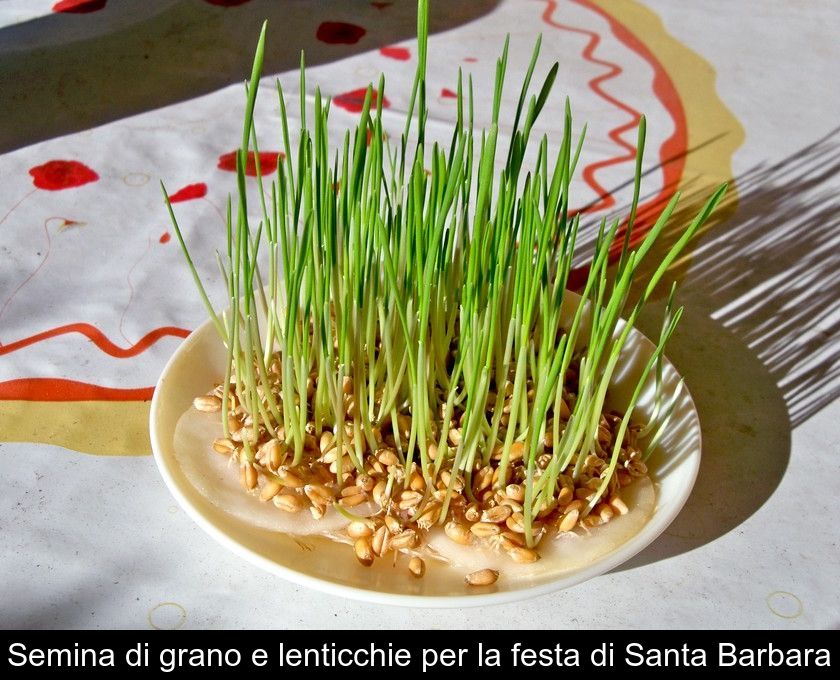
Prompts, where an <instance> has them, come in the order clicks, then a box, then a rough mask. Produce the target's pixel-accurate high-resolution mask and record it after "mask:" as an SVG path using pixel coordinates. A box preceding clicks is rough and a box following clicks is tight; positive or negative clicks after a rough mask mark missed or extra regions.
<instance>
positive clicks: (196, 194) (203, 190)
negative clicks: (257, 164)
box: [169, 160, 236, 203]
mask: <svg viewBox="0 0 840 680" xmlns="http://www.w3.org/2000/svg"><path fill="white" fill-rule="evenodd" d="M235 163H236V161H235V160H234V166H235ZM206 195H207V185H206V184H205V183H204V182H198V183H197V184H187V186H185V187H184V188H182V189H178V191H176V192H175V193H174V194H172V195H171V196H170V197H169V202H170V203H183V202H184V201H192V200H194V199H196V198H204V197H205V196H206Z"/></svg>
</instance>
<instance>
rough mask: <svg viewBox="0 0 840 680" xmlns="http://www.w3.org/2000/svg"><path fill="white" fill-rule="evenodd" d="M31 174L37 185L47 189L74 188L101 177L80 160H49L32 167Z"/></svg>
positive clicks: (33, 181)
mask: <svg viewBox="0 0 840 680" xmlns="http://www.w3.org/2000/svg"><path fill="white" fill-rule="evenodd" d="M29 174H30V175H32V183H33V184H34V185H35V186H36V187H38V188H39V189H46V190H47V191H60V190H61V189H72V188H74V187H80V186H82V185H83V184H87V183H88V182H95V181H96V180H98V179H99V175H97V174H96V173H95V172H94V171H93V170H91V169H90V168H89V167H88V166H86V165H84V164H83V163H79V162H78V161H49V162H48V163H44V164H43V165H36V166H35V167H34V168H30V170H29Z"/></svg>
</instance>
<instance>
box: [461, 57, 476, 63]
mask: <svg viewBox="0 0 840 680" xmlns="http://www.w3.org/2000/svg"><path fill="white" fill-rule="evenodd" d="M464 61H468V62H469V63H471V64H474V63H475V62H477V61H478V59H476V58H475V57H464Z"/></svg>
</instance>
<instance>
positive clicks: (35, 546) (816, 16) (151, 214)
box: [0, 0, 840, 628]
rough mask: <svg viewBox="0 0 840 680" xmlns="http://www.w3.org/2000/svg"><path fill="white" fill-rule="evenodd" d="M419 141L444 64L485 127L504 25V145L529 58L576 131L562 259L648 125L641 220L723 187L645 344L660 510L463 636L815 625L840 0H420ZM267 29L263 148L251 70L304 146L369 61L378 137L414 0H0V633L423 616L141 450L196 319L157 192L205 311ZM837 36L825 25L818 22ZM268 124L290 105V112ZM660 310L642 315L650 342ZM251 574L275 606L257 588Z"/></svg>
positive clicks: (830, 500) (621, 181) (834, 284)
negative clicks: (663, 508) (653, 399)
mask: <svg viewBox="0 0 840 680" xmlns="http://www.w3.org/2000/svg"><path fill="white" fill-rule="evenodd" d="M431 5H432V7H431V14H432V23H431V33H432V34H431V36H430V41H429V44H430V65H429V78H428V93H429V106H430V122H429V130H430V134H431V136H432V137H436V138H439V139H445V138H446V136H447V134H448V130H449V126H450V125H451V123H452V121H453V120H454V116H455V105H454V103H455V98H454V91H455V89H456V84H457V78H458V71H459V69H460V70H462V71H463V73H464V74H467V73H471V74H472V77H473V81H474V83H475V92H476V123H477V125H479V126H481V125H483V124H486V123H487V122H488V121H489V118H490V107H491V102H490V92H491V86H492V81H493V72H494V68H495V59H496V57H497V56H498V53H499V51H500V49H501V45H502V43H503V41H504V38H505V35H506V34H510V40H511V59H510V66H509V85H508V88H507V89H506V90H505V92H504V96H503V116H502V125H501V131H500V136H501V138H502V139H505V134H506V130H509V128H510V125H511V123H512V116H513V110H514V108H515V102H516V97H517V96H518V91H517V90H516V87H515V83H516V82H518V80H519V78H520V76H521V75H522V74H523V73H524V71H525V69H526V67H527V63H528V59H529V57H530V52H531V48H532V46H533V43H534V40H535V39H536V37H537V36H538V35H540V34H541V35H542V52H541V57H540V60H539V62H538V67H537V72H538V73H544V72H545V71H546V70H547V69H548V67H549V66H550V64H551V63H552V62H554V61H558V62H559V64H560V69H559V75H558V78H557V85H556V92H555V95H554V96H553V97H552V99H551V100H550V101H549V103H548V106H547V110H546V112H545V113H544V114H543V117H542V120H541V123H540V127H539V128H538V129H536V130H535V134H540V135H541V134H543V133H545V134H547V135H549V137H551V138H556V137H557V135H558V134H560V133H561V132H562V111H563V106H564V97H565V96H568V97H569V99H570V101H571V103H572V108H573V112H574V116H575V124H574V127H575V131H576V133H579V132H580V131H581V130H582V127H583V124H584V123H586V124H587V142H586V144H585V146H584V152H583V155H582V158H581V162H580V164H579V171H578V175H577V177H576V179H575V182H574V184H573V191H574V193H573V195H574V196H575V203H576V205H575V206H574V207H575V208H579V209H585V212H584V215H585V216H586V219H585V220H584V223H585V225H586V229H585V231H584V234H583V237H582V243H583V251H585V250H586V245H587V243H591V240H592V238H593V236H594V228H595V227H594V225H595V224H597V220H598V219H600V217H602V216H611V215H613V214H617V213H619V212H620V211H621V210H623V209H626V205H627V202H628V200H629V197H630V193H631V190H632V187H631V186H630V185H628V183H627V180H628V179H629V178H630V177H632V170H633V163H634V158H635V153H636V149H635V143H636V132H635V131H636V127H637V125H638V121H639V117H640V115H641V114H642V113H644V114H645V116H646V117H647V123H648V125H647V129H648V136H647V147H646V154H645V179H644V185H643V207H644V208H645V209H650V210H653V209H655V208H656V206H660V207H661V205H662V202H663V201H666V200H668V199H669V198H670V197H671V196H672V195H673V192H674V191H677V190H679V191H681V192H682V194H683V204H684V206H685V207H684V209H682V210H681V211H680V212H679V214H678V215H677V221H679V219H681V218H684V217H685V216H686V215H688V214H689V213H690V210H691V209H692V208H696V207H697V205H698V203H699V202H700V201H702V200H703V198H705V196H707V195H708V193H709V191H710V189H711V187H713V186H715V185H716V184H718V183H719V182H721V181H725V180H734V181H733V182H732V187H731V190H730V192H729V194H728V198H727V200H726V203H725V204H724V206H723V207H722V209H721V210H720V211H719V213H718V215H717V216H716V218H715V220H714V221H713V223H712V224H711V225H710V226H709V227H708V228H707V229H705V230H704V232H703V233H702V234H701V236H700V237H699V238H698V239H697V240H696V242H695V243H694V245H693V247H692V249H691V251H690V253H689V254H688V255H687V256H686V257H684V258H683V259H682V260H681V261H680V262H678V263H677V264H676V266H675V267H674V268H673V271H672V272H671V275H672V278H674V279H677V280H679V281H680V301H681V302H682V303H683V304H684V305H685V307H686V314H685V317H684V319H683V322H682V324H681V327H680V329H679V331H678V333H677V335H676V337H675V338H674V340H673V341H672V344H671V346H670V347H669V356H670V358H671V359H672V360H673V361H674V363H675V364H676V366H677V368H678V369H679V370H680V371H681V373H683V375H684V376H685V377H686V383H687V385H688V387H689V389H690V390H691V392H692V395H693V396H694V399H695V401H696V403H697V406H698V411H699V413H700V417H701V423H702V431H703V441H704V445H703V463H702V468H701V473H700V477H699V479H698V482H697V484H696V487H695V489H694V492H693V494H692V496H691V498H690V500H689V502H688V504H687V506H686V508H685V509H684V510H683V512H682V513H681V514H680V516H679V517H678V518H677V520H676V521H675V522H674V524H672V525H671V527H670V528H669V529H668V530H667V531H666V533H665V534H664V535H663V536H662V537H661V538H660V539H659V540H657V541H656V542H655V543H654V544H653V545H651V546H650V547H649V548H647V549H646V550H645V551H643V552H642V553H641V554H640V555H638V556H637V557H635V558H633V559H632V560H631V561H630V562H628V563H627V564H625V565H624V566H622V567H621V568H619V569H617V570H615V571H613V572H612V573H610V574H607V575H605V576H601V577H599V578H596V579H593V580H592V581H590V582H587V583H585V584H583V585H580V586H577V587H575V588H573V589H571V590H568V591H563V592H558V593H556V594H554V595H551V596H547V597H544V598H540V599H539V600H537V601H535V602H532V603H530V604H529V606H528V607H526V608H523V607H520V606H515V605H509V606H498V607H492V608H479V609H475V610H468V611H462V612H459V613H458V614H457V620H453V622H457V624H458V625H462V626H467V627H476V626H484V627H487V626H496V625H498V626H510V625H514V626H540V627H570V626H573V627H591V628H598V627H606V626H610V627H615V626H646V627H661V626H675V625H681V626H698V627H726V626H746V627H793V628H797V627H813V626H820V627H824V626H836V625H838V623H840V598H839V597H838V594H837V590H836V587H835V585H836V580H837V577H838V576H840V573H838V571H840V570H839V569H838V566H837V565H838V562H837V543H838V538H840V531H838V528H837V524H836V523H835V522H833V505H834V499H835V498H836V497H837V496H838V494H839V493H840V475H838V472H840V469H839V465H838V460H840V456H838V454H840V444H838V436H837V434H838V427H837V421H838V417H840V402H838V399H837V397H838V395H840V358H839V357H840V339H838V333H837V330H838V324H840V303H839V301H840V267H838V258H837V255H836V251H837V244H838V241H839V240H840V236H839V235H838V227H840V218H839V217H838V215H840V212H838V208H839V207H840V206H838V200H837V194H838V190H840V181H838V176H837V170H838V167H840V133H839V132H838V127H837V125H838V120H837V113H836V112H837V111H838V110H840V91H838V90H837V88H836V87H831V86H830V83H831V81H832V73H833V70H836V67H837V64H838V59H839V58H840V46H838V43H837V41H836V39H835V38H834V34H835V32H836V29H837V28H838V27H840V8H838V7H837V5H836V3H831V2H830V1H829V0H822V1H816V2H810V3H807V4H803V3H796V2H792V1H791V2H783V1H780V0H772V1H769V0H768V1H767V2H764V3H760V4H754V3H729V2H723V1H722V0H712V1H709V2H705V3H692V4H687V3H669V2H666V0H645V1H644V2H640V1H638V0H610V1H608V0H562V1H557V2H555V1H553V0H500V1H495V0H480V1H478V2H471V3H444V2H434V0H433V2H432V3H431ZM265 18H267V19H268V20H269V32H268V47H267V53H266V67H265V78H264V80H263V88H262V94H261V97H260V99H259V103H258V107H257V113H256V124H257V127H258V130H259V132H260V135H261V143H262V151H263V152H264V153H265V154H266V157H267V158H270V157H271V156H272V154H273V157H274V158H276V156H277V154H278V153H279V151H280V149H281V138H280V134H279V128H278V125H277V121H278V114H277V102H276V97H273V96H272V88H273V86H274V81H275V79H279V81H280V82H281V83H282V84H283V87H284V89H285V91H286V92H287V93H288V95H289V98H290V110H293V111H294V110H297V104H298V97H299V96H300V91H299V81H298V75H297V72H296V66H297V64H298V62H299V59H300V50H301V49H303V50H305V55H306V61H307V64H308V65H309V68H308V71H307V77H308V80H307V85H306V92H305V95H306V96H307V97H308V101H311V97H312V95H313V93H314V89H315V87H316V86H319V87H320V89H321V91H322V92H323V93H324V94H326V95H329V96H331V97H332V98H333V109H334V114H333V116H332V121H331V130H330V133H331V135H332V137H333V139H340V135H341V134H342V133H343V130H344V129H345V128H346V127H347V126H348V125H349V124H351V123H352V121H353V115H354V111H355V110H356V109H357V106H358V97H359V94H358V93H359V90H360V89H361V88H364V87H366V86H367V84H368V83H370V82H373V83H374V84H375V83H376V81H377V79H378V76H379V74H380V73H384V74H385V78H386V81H385V82H386V88H385V91H384V92H383V93H381V95H380V96H382V97H384V101H385V102H386V105H385V109H384V114H383V122H384V124H385V128H386V130H388V131H390V132H392V133H393V134H395V135H398V134H399V131H400V130H401V128H402V125H403V122H404V115H405V111H406V108H407V101H408V96H409V94H410V91H409V86H410V82H411V78H412V76H413V72H414V69H415V66H416V61H415V60H416V41H415V40H413V36H414V31H415V3H414V2H412V0H403V1H399V2H398V1H395V2H360V1H354V2H327V1H325V0H313V1H304V0H299V1H296V2H282V3H278V2H268V1H262V0H251V1H250V2H248V1H244V0H158V1H156V2H140V1H139V0H138V1H134V0H122V1H120V2H117V1H116V0H110V1H107V0H62V1H61V2H54V1H52V0H51V1H48V2H47V1H34V0H33V1H31V2H30V1H23V0H6V1H5V2H4V3H2V4H0V101H2V102H3V109H2V113H0V121H2V124H0V153H2V155H0V250H2V267H0V442H3V443H2V444H0V452H2V456H3V463H4V468H3V475H2V479H3V493H2V496H0V527H2V535H3V543H4V549H3V552H2V555H0V568H1V569H2V573H3V575H4V577H3V579H2V581H0V625H4V626H37V627H53V626H71V627H113V626H123V627H145V626H153V627H182V626H187V627H223V626H265V625H269V626H278V627H283V626H295V627H298V626H335V627H350V626H358V625H360V624H361V625H367V626H371V625H379V626H389V627H401V626H408V627H420V628H422V627H436V626H440V625H442V624H441V619H440V618H438V617H437V616H436V615H435V614H434V613H433V612H431V611H428V610H423V609H403V608H395V607H380V606H373V605H365V604H361V603H357V602H351V601H349V600H342V599H339V598H333V597H326V596H323V595H320V594H318V593H316V592H315V591H312V590H309V589H306V588H302V587H297V586H294V585H292V584H289V583H287V582H285V581H282V580H279V579H277V578H275V577H272V576H269V575H267V574H264V573H262V572H260V571H258V570H256V569H255V568H253V567H251V566H250V565H248V564H246V563H245V562H242V561H241V560H240V559H239V558H237V557H235V556H233V555H232V554H230V553H228V552H226V551H225V550H224V549H223V548H221V547H220V546H218V545H216V544H215V543H214V542H213V541H212V540H211V539H210V538H208V537H207V536H206V535H205V534H203V533H202V532H201V530H200V529H199V528H198V527H197V526H195V525H194V524H193V523H192V522H191V520H190V519H189V518H188V517H186V515H185V514H184V513H183V512H182V511H181V510H180V509H179V508H178V506H177V505H176V504H175V501H174V500H173V498H172V497H171V496H170V494H169V492H168V491H167V489H166V488H165V486H164V484H163V482H162V480H161V478H160V476H159V475H158V473H157V471H156V468H155V465H154V462H153V460H152V458H151V457H150V456H149V455H148V454H149V448H150V447H149V439H148V433H147V419H148V412H149V400H150V398H151V395H152V392H153V386H154V384H155V381H156V380H157V377H158V375H159V374H160V371H161V369H162V367H163V365H164V364H165V362H166V360H167V359H168V357H169V356H170V355H171V354H172V352H173V351H174V350H175V348H176V347H177V346H178V344H179V343H180V342H181V340H182V339H183V338H184V337H186V335H187V334H188V333H189V332H190V330H191V329H193V328H195V327H196V326H197V325H199V324H200V323H201V322H202V321H203V319H204V318H205V311H204V309H203V307H202V305H201V302H200V300H199V298H198V296H197V295H196V294H195V291H194V288H193V285H192V282H191V279H190V275H189V272H188V270H187V269H186V267H185V265H184V262H183V258H182V256H181V253H180V251H179V249H178V246H177V244H176V242H175V240H174V239H173V234H172V232H171V226H170V225H169V223H168V218H167V215H166V212H165V209H164V206H163V203H162V199H161V192H160V186H159V181H160V180H162V181H163V182H164V183H165V184H166V186H167V188H168V190H169V191H170V193H173V194H174V196H175V199H176V204H175V207H176V209H177V211H178V214H179V217H180V220H181V222H182V224H184V225H185V230H186V232H187V236H188V238H189V239H190V242H191V244H192V246H193V248H194V250H195V259H196V262H197V263H199V271H200V274H201V276H202V278H203V279H204V280H205V282H206V283H207V285H208V288H209V291H210V295H211V298H212V299H213V301H214V302H215V303H216V304H217V306H219V307H221V306H222V305H223V302H224V291H223V289H222V287H221V285H220V283H219V281H218V278H217V277H216V276H215V272H214V267H215V264H214V259H213V252H214V249H215V248H218V247H220V245H221V243H222V238H223V233H224V227H223V214H222V213H223V209H224V205H225V201H226V199H227V195H228V193H229V192H231V191H233V190H234V181H235V176H234V174H233V173H232V172H231V169H232V167H233V166H232V163H231V156H230V152H231V151H233V150H234V149H235V148H236V146H237V144H238V143H239V137H240V135H241V132H240V126H241V113H242V110H243V108H244V85H243V82H244V79H245V77H246V76H247V74H248V73H249V67H250V60H251V58H252V54H253V48H254V44H255V41H256V37H257V34H258V30H259V26H260V24H261V23H262V21H263V19H265ZM832 27H833V29H834V31H833V30H832ZM292 125H294V121H292ZM661 306H662V301H661V300H660V301H659V302H658V303H657V304H656V305H654V308H653V309H651V310H650V311H649V312H648V313H647V314H646V316H645V318H644V319H643V320H642V324H641V325H642V328H643V330H649V331H654V330H655V328H656V324H657V321H656V317H657V314H658V313H659V312H661ZM266 593H271V598H272V599H276V601H277V602H282V603H283V606H282V608H278V607H266V606H265V604H266V596H265V594H266Z"/></svg>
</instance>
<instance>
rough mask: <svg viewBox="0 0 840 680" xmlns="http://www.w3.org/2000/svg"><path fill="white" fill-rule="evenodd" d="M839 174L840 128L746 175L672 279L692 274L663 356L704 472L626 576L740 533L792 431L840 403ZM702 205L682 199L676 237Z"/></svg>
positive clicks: (771, 487) (654, 324)
mask: <svg viewBox="0 0 840 680" xmlns="http://www.w3.org/2000/svg"><path fill="white" fill-rule="evenodd" d="M838 172H840V128H838V129H837V130H834V131H833V132H831V133H829V134H828V135H827V136H826V137H824V138H822V139H820V140H818V141H817V142H815V143H814V144H812V145H810V146H808V147H806V148H804V149H802V150H801V151H799V152H798V153H796V154H793V155H791V156H789V157H788V158H786V159H784V160H783V161H781V162H779V163H776V164H773V165H760V166H757V167H755V168H753V169H752V170H750V171H749V172H747V173H744V174H743V175H741V176H740V177H739V178H737V179H736V185H737V191H738V194H739V196H738V205H737V210H736V211H735V213H734V215H732V216H731V217H727V218H725V219H723V220H722V221H719V222H718V223H717V224H712V225H710V226H709V227H708V228H707V229H706V230H705V232H704V233H703V234H702V235H701V236H699V238H698V241H697V246H696V247H695V249H694V251H693V253H692V254H691V256H690V257H689V258H686V261H684V262H682V263H681V265H680V267H678V268H677V270H676V271H675V272H674V274H675V276H676V277H677V278H682V276H683V275H684V274H685V270H686V269H687V267H688V266H689V265H690V266H691V272H692V273H691V275H690V277H689V281H688V282H687V284H686V285H685V286H684V287H683V288H682V294H681V295H679V297H680V302H681V303H682V304H684V305H685V308H686V310H685V315H684V316H683V319H682V322H681V325H680V328H679V329H678V331H677V334H676V335H675V337H674V338H673V340H672V341H671V345H670V346H669V348H668V350H667V354H668V356H669V358H670V359H671V360H672V361H673V362H674V364H675V365H676V367H677V369H678V370H679V371H680V372H681V373H682V374H683V375H684V376H685V378H686V385H687V386H688V388H689V390H690V391H691V393H692V396H693V397H694V400H695V403H696V404H697V409H698V411H699V414H700V422H701V428H702V436H703V461H702V463H701V468H700V475H699V477H698V480H697V483H696V485H695V488H694V491H693V493H692V495H691V497H690V498H689V500H688V503H687V504H686V506H685V508H684V509H683V511H682V512H681V514H680V515H679V516H678V517H677V519H676V520H675V521H674V523H673V524H672V525H671V526H670V527H669V528H668V530H667V531H666V532H665V534H663V536H662V537H660V538H659V539H658V540H657V541H656V542H654V543H653V544H652V545H651V546H650V547H648V548H647V549H646V550H644V551H643V552H642V553H640V554H639V555H638V556H636V557H635V558H633V559H632V560H630V561H629V562H627V563H626V564H625V565H623V566H622V567H621V570H624V569H632V568H634V567H639V566H642V565H645V564H649V563H651V562H656V561H659V560H663V559H667V558H668V557H672V556H675V555H679V554H681V553H685V552H688V551H690V550H693V549H695V548H699V547H700V546H703V545H705V544H707V543H709V542H711V541H714V540H715V539H716V538H718V537H720V536H723V535H724V534H727V533H729V532H730V531H732V530H734V529H737V527H738V526H739V525H740V524H741V523H743V522H744V521H745V520H747V519H748V518H749V517H750V516H751V515H753V514H754V513H755V512H756V511H757V510H758V509H759V508H760V507H761V506H762V505H763V504H764V503H765V502H766V501H767V499H768V498H770V496H771V495H772V494H773V493H774V491H775V490H776V488H777V487H778V485H779V483H780V481H781V479H782V477H783V476H784V474H785V471H786V469H787V465H788V460H789V458H790V449H791V429H792V428H793V427H796V426H797V425H799V424H801V423H803V422H805V421H806V420H808V419H809V418H810V417H811V416H813V415H814V414H815V413H817V412H818V411H819V410H820V409H822V408H823V407H825V406H826V405H828V404H829V403H831V402H832V401H833V400H835V399H837V398H838V396H840V333H838V331H840V266H838V256H837V252H838V249H840V203H839V202H838V198H837V197H836V195H835V193H834V192H833V191H832V190H831V189H830V188H829V187H828V186H826V185H825V184H824V183H825V181H826V180H828V179H830V178H831V177H833V176H836V175H837V173H838ZM701 193H702V195H701ZM707 196H708V192H706V191H704V192H697V195H689V196H687V197H686V198H684V199H683V201H684V203H685V204H686V205H687V206H690V207H689V208H688V209H687V210H685V211H683V212H682V213H681V215H682V216H683V219H679V218H678V219H677V220H675V227H684V226H685V224H686V220H685V217H686V216H687V215H688V214H692V213H693V212H696V209H697V208H698V207H699V205H701V204H702V201H703V200H705V198H706V197H707ZM677 231H678V230H677V229H675V230H674V233H676V232H677ZM672 237H673V235H672ZM669 240H670V239H666V241H669ZM651 261H657V258H656V257H655V256H653V257H651ZM641 279H642V280H644V276H642V277H641ZM660 318H661V308H660V310H656V311H654V310H648V313H647V315H646V316H645V318H644V319H643V321H642V323H641V324H640V327H641V328H642V330H643V331H644V332H646V333H648V334H651V333H657V332H658V324H659V323H660V321H659V319H660ZM814 474H815V483H816V484H818V483H819V471H816V470H815V471H814ZM803 512H804V510H803ZM779 521H780V522H782V521H784V518H779Z"/></svg>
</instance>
